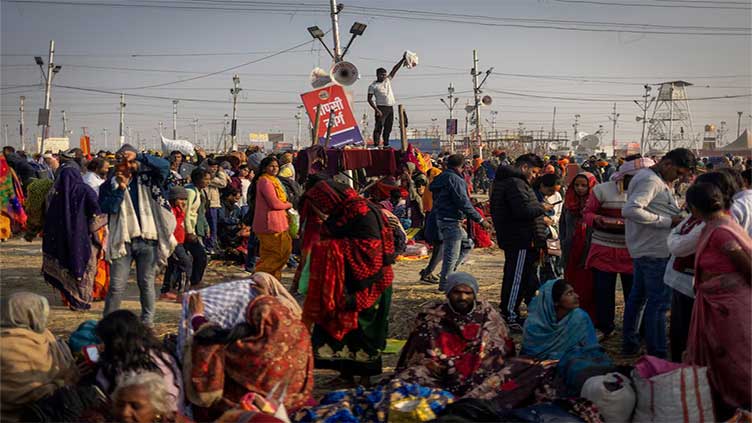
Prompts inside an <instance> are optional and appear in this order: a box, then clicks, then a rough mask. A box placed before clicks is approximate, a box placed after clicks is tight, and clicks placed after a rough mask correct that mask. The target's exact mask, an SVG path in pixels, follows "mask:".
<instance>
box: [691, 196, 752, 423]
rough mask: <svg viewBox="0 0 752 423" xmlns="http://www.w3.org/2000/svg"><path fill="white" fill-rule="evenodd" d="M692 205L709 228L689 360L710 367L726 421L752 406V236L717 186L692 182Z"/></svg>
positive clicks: (701, 253) (700, 253) (718, 409)
mask: <svg viewBox="0 0 752 423" xmlns="http://www.w3.org/2000/svg"><path fill="white" fill-rule="evenodd" d="M687 204H689V207H690V209H691V210H692V215H693V216H695V217H697V218H699V219H701V220H702V221H703V222H705V228H704V229H703V230H702V233H701V235H700V241H699V243H698V246H697V252H696V254H695V303H694V308H693V310H692V322H691V324H690V330H689V340H688V342H687V355H686V362H688V363H690V364H695V365H699V366H707V367H708V376H709V379H710V387H711V388H712V390H713V397H714V398H713V400H714V401H713V402H714V406H715V407H714V408H715V413H716V419H717V420H726V419H728V418H729V417H730V416H731V414H733V412H734V410H735V409H736V408H742V409H746V410H749V409H750V406H751V405H752V390H751V389H750V384H749V381H750V380H751V379H752V353H750V351H752V341H751V339H752V287H750V280H752V274H751V272H752V239H750V237H749V235H747V233H746V232H745V231H744V229H743V228H742V227H741V226H739V224H738V223H736V222H735V221H734V219H733V218H732V217H731V216H729V214H728V213H727V211H726V209H725V207H724V198H723V194H722V193H721V190H720V189H718V187H717V186H715V185H713V184H710V183H703V182H701V183H697V184H695V185H693V186H691V187H690V188H689V190H688V191H687Z"/></svg>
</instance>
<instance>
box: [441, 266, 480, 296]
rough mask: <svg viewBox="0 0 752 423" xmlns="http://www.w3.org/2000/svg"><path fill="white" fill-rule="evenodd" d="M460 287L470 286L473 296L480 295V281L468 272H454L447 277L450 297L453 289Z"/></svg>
mask: <svg viewBox="0 0 752 423" xmlns="http://www.w3.org/2000/svg"><path fill="white" fill-rule="evenodd" d="M458 285H465V286H469V287H470V288H472V290H473V294H475V295H476V296H477V295H478V280H477V279H475V276H473V275H471V274H469V273H466V272H453V273H450V274H448V275H447V277H446V293H447V295H449V293H450V292H452V289H454V287H456V286H458Z"/></svg>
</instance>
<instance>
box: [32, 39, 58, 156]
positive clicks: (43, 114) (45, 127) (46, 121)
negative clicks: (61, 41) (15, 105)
mask: <svg viewBox="0 0 752 423" xmlns="http://www.w3.org/2000/svg"><path fill="white" fill-rule="evenodd" d="M54 57H55V40H50V56H49V61H48V63H47V74H46V75H45V74H44V71H42V74H43V75H44V77H45V86H44V109H43V110H40V111H39V115H40V116H39V117H40V119H39V121H40V122H39V123H40V124H42V142H41V144H40V146H39V150H40V151H39V152H40V153H41V152H44V141H45V139H47V137H48V136H49V130H50V95H51V91H52V77H53V75H55V74H56V73H57V72H59V71H60V67H59V66H58V67H55V64H54V63H53V59H54ZM34 59H35V60H36V63H37V65H39V67H40V68H41V67H42V65H44V62H43V61H42V58H41V57H38V56H37V57H35V58H34Z"/></svg>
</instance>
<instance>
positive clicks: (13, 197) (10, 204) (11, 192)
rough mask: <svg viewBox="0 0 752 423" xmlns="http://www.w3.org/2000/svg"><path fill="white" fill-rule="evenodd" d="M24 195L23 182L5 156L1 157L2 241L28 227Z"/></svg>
mask: <svg viewBox="0 0 752 423" xmlns="http://www.w3.org/2000/svg"><path fill="white" fill-rule="evenodd" d="M23 205H24V195H23V190H22V188H21V182H20V181H19V180H18V178H17V177H16V173H15V172H14V171H13V169H11V167H10V166H9V165H8V162H7V161H6V160H5V156H4V155H0V241H5V240H7V239H9V238H10V237H11V235H13V229H14V225H15V226H16V228H19V227H20V228H23V227H25V226H26V212H24V209H23Z"/></svg>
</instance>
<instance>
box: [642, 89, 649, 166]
mask: <svg viewBox="0 0 752 423" xmlns="http://www.w3.org/2000/svg"><path fill="white" fill-rule="evenodd" d="M642 97H643V98H644V99H645V105H644V106H643V107H642V136H641V137H640V154H642V155H644V154H645V127H646V126H647V123H648V122H647V118H648V98H650V86H649V85H645V95H644V96H642Z"/></svg>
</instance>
